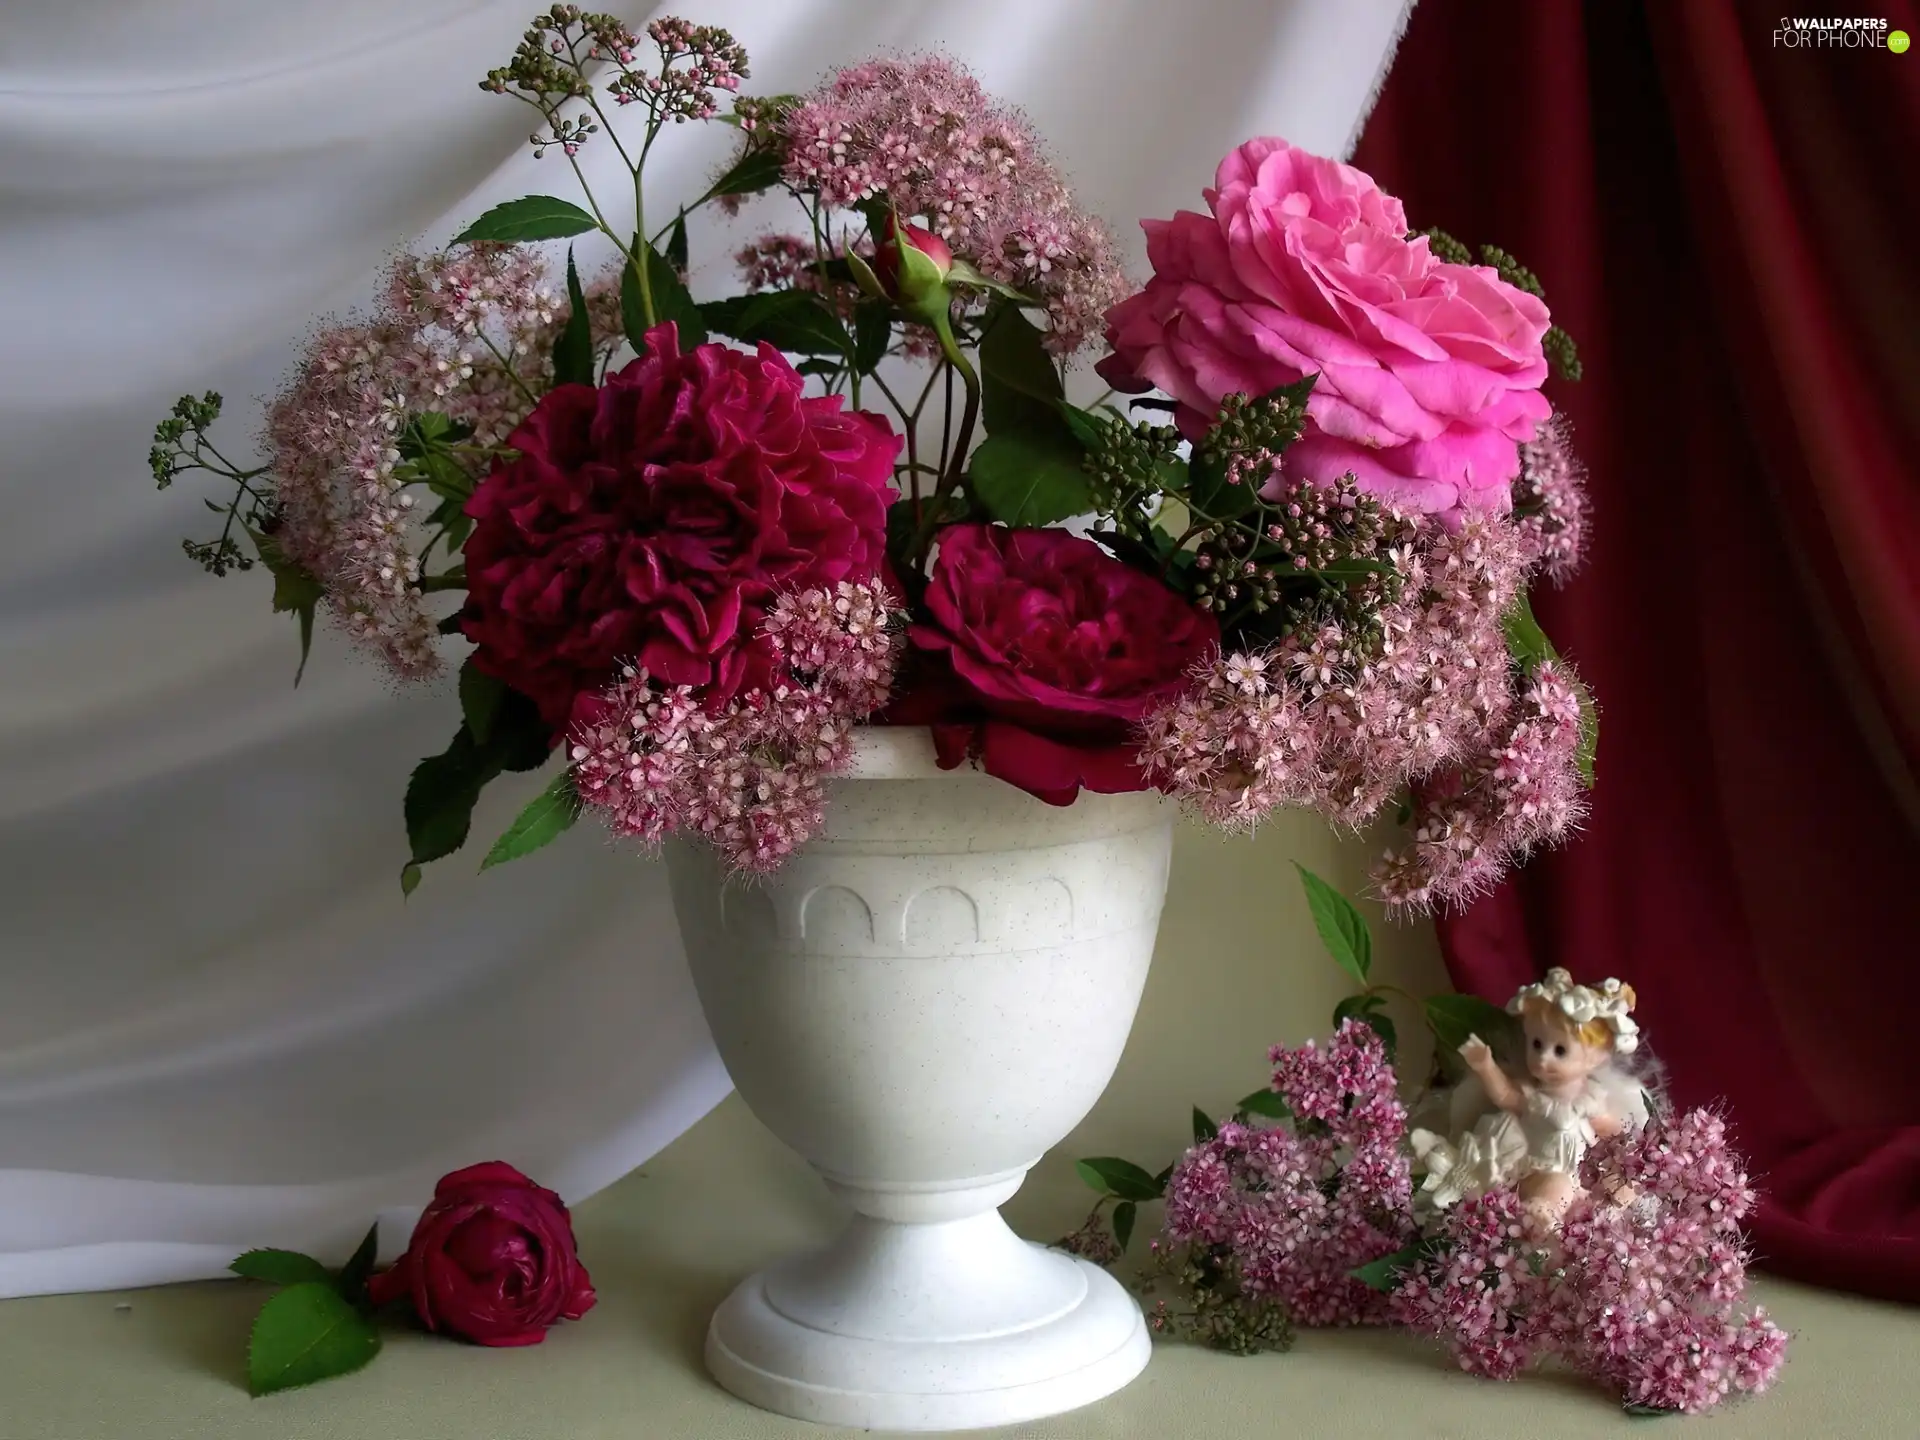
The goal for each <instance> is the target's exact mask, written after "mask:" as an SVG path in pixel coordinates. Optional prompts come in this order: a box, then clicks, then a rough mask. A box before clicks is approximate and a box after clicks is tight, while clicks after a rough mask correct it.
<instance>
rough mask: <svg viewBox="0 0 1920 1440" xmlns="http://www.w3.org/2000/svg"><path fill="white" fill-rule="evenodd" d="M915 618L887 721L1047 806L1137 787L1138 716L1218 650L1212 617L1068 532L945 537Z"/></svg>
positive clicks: (992, 529)
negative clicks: (910, 687) (909, 672)
mask: <svg viewBox="0 0 1920 1440" xmlns="http://www.w3.org/2000/svg"><path fill="white" fill-rule="evenodd" d="M923 613H924V616H925V618H924V619H923V620H922V621H921V622H920V623H918V624H916V625H914V626H913V628H912V629H911V630H909V631H908V632H907V633H908V638H909V639H910V640H911V641H912V643H913V645H914V647H915V648H916V649H917V650H918V651H919V652H920V653H921V656H922V660H923V667H924V668H923V669H922V672H921V674H920V676H919V681H918V685H917V687H916V690H915V692H914V693H911V694H909V695H908V696H906V697H904V698H903V699H902V700H901V701H899V702H897V703H896V704H895V706H894V707H893V709H892V710H891V711H890V712H889V715H888V718H889V719H890V720H892V721H894V722H896V723H916V722H931V723H932V724H933V736H934V743H935V746H936V748H937V749H938V750H939V752H940V763H941V764H942V765H944V766H946V767H947V768H949V769H951V768H952V767H954V766H956V765H958V764H960V762H961V761H962V760H964V759H966V758H967V757H968V756H969V755H972V756H973V757H975V758H977V759H978V760H979V762H980V766H981V768H982V769H983V770H985V771H986V772H987V773H988V774H989V775H994V776H997V777H999V778H1000V779H1002V780H1005V781H1007V782H1008V783H1010V784H1013V785H1018V786H1019V787H1020V788H1021V789H1022V790H1025V791H1027V792H1028V793H1029V794H1032V795H1037V796H1038V797H1039V798H1040V799H1042V800H1046V801H1049V802H1051V803H1052V804H1055V805H1065V804H1068V803H1070V802H1071V801H1072V800H1073V798H1074V797H1075V796H1076V795H1077V794H1078V793H1079V791H1080V788H1081V787H1082V786H1085V787H1086V788H1087V789H1089V790H1094V791H1098V792H1103V793H1108V794H1111V793H1114V792H1118V791H1126V790H1144V789H1147V788H1148V786H1149V783H1150V782H1149V781H1148V780H1147V778H1146V775H1145V773H1144V772H1143V771H1142V769H1141V768H1140V761H1139V743H1138V729H1139V726H1140V722H1141V721H1143V720H1144V719H1146V717H1147V715H1148V714H1149V713H1151V712H1152V711H1154V710H1156V709H1158V708H1159V707H1160V706H1162V705H1164V704H1166V703H1167V702H1169V701H1170V700H1172V699H1173V698H1174V697H1175V696H1176V695H1177V694H1179V692H1180V691H1181V690H1182V689H1184V688H1185V687H1186V685H1187V684H1188V683H1190V680H1191V676H1192V672H1193V668H1194V666H1195V664H1196V663H1197V662H1198V661H1200V660H1202V659H1204V658H1205V657H1206V656H1207V655H1209V654H1210V653H1212V652H1213V651H1214V650H1215V649H1217V648H1218V647H1219V644H1220V629H1219V626H1218V625H1216V624H1215V623H1214V619H1213V617H1212V616H1211V615H1208V614H1206V613H1205V612H1203V611H1200V610H1196V609H1194V608H1193V606H1191V605H1189V604H1188V603H1187V602H1186V601H1185V600H1184V599H1182V598H1181V597H1180V596H1179V595H1178V594H1176V593H1175V592H1174V591H1173V590H1171V589H1169V588H1168V587H1167V586H1166V585H1164V584H1162V583H1161V582H1160V581H1159V580H1157V579H1155V578H1154V577H1153V576H1152V575H1149V574H1146V573H1145V572H1143V571H1140V570H1136V569H1134V568H1133V567H1132V566H1130V565H1123V564H1121V563H1120V562H1119V561H1118V560H1115V559H1114V558H1113V557H1112V556H1111V555H1109V554H1107V552H1106V551H1104V550H1102V549H1101V548H1100V547H1099V546H1098V545H1096V544H1094V543H1093V542H1092V541H1091V540H1082V539H1081V538H1080V537H1079V536H1077V535H1070V534H1068V533H1067V532H1066V531H1065V530H1008V529H1004V528H1001V527H999V526H987V525H953V526H949V527H948V528H947V529H945V530H942V531H941V532H940V549H939V553H938V555H936V556H935V558H934V562H933V571H932V574H931V575H930V576H929V578H928V585H927V594H926V600H925V604H924V606H923Z"/></svg>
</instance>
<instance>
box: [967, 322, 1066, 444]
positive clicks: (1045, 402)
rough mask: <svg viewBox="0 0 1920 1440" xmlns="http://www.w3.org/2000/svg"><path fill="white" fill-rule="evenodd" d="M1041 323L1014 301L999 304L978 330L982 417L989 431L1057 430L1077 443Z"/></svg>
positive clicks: (1044, 433) (1039, 432)
mask: <svg viewBox="0 0 1920 1440" xmlns="http://www.w3.org/2000/svg"><path fill="white" fill-rule="evenodd" d="M1044 342H1045V336H1044V335H1042V334H1041V332H1040V330H1039V328H1038V327H1037V326H1035V325H1034V324H1033V322H1032V321H1030V320H1028V319H1027V317H1026V316H1024V315H1022V314H1021V313H1020V312H1019V311H1018V310H1016V309H1015V308H1014V307H1013V306H1011V305H997V306H995V307H994V309H993V311H992V313H991V314H990V315H988V317H987V319H986V323H985V326H984V328H983V330H982V332H981V336H980V350H979V353H980V418H981V419H982V420H983V421H984V422H985V424H986V428H987V434H989V435H999V434H1009V433H1013V432H1016V431H1018V432H1021V433H1025V434H1032V435H1042V436H1049V435H1058V436H1061V437H1063V438H1064V439H1065V440H1066V441H1067V443H1068V444H1069V445H1070V446H1072V447H1073V448H1074V449H1076V450H1077V449H1078V442H1077V441H1075V440H1074V439H1073V432H1072V431H1071V430H1069V429H1068V428H1067V421H1066V417H1065V416H1064V415H1062V414H1061V413H1060V406H1061V405H1062V403H1063V402H1064V401H1065V400H1066V394H1067V392H1066V387H1065V385H1063V384H1062V383H1061V379H1060V367H1059V365H1058V364H1056V363H1055V361H1054V358H1053V357H1052V356H1051V355H1049V354H1048V353H1047V349H1046V345H1045V343H1044Z"/></svg>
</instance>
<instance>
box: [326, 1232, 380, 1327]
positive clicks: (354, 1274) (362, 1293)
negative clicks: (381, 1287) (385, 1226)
mask: <svg viewBox="0 0 1920 1440" xmlns="http://www.w3.org/2000/svg"><path fill="white" fill-rule="evenodd" d="M379 1255H380V1222H379V1221H377V1220H376V1221H375V1222H374V1223H373V1224H372V1225H371V1226H369V1227H368V1228H367V1233H366V1236H365V1238H364V1239H362V1240H361V1242H360V1244H359V1245H358V1246H357V1247H356V1248H355V1250H354V1252H353V1254H352V1255H351V1256H349V1257H348V1259H347V1263H346V1264H345V1265H344V1266H343V1267H342V1268H341V1270H340V1274H339V1275H338V1277H336V1278H335V1280H334V1282H333V1288H334V1289H336V1290H338V1291H339V1292H340V1298H341V1299H342V1300H345V1301H346V1302H347V1303H348V1304H349V1305H352V1306H353V1307H355V1308H356V1309H360V1310H364V1309H365V1308H366V1300H367V1277H368V1276H369V1275H371V1274H373V1262H374V1261H375V1260H376V1259H378V1258H379Z"/></svg>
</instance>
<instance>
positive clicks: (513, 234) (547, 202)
mask: <svg viewBox="0 0 1920 1440" xmlns="http://www.w3.org/2000/svg"><path fill="white" fill-rule="evenodd" d="M598 228H599V226H598V224H597V222H596V221H595V220H594V218H593V216H591V215H589V214H588V213H587V212H586V211H584V210H582V209H581V208H580V207H579V206H578V205H574V204H571V203H569V202H568V201H565V200H560V199H556V198H555V197H554V196H552V195H526V196H522V197H521V198H520V199H518V200H509V201H507V203H506V204H504V205H496V206H494V207H493V208H492V209H491V210H489V211H487V213H486V214H484V215H482V216H481V217H480V218H479V219H478V220H476V221H474V222H473V223H472V224H471V225H469V226H468V227H467V228H466V229H464V230H462V231H461V232H460V233H459V234H458V235H456V236H454V238H453V243H454V244H455V245H471V244H474V243H475V242H477V241H481V240H496V241H499V242H500V243H501V244H505V245H513V244H517V243H519V242H520V241H522V240H564V239H566V238H567V237H568V236H570V235H584V234H586V233H587V231H589V230H595V229H598Z"/></svg>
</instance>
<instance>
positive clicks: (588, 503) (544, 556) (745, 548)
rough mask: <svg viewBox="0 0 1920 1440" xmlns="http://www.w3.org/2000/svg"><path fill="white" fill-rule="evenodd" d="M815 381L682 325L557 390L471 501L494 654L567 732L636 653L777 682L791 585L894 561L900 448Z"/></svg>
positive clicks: (472, 604)
mask: <svg viewBox="0 0 1920 1440" xmlns="http://www.w3.org/2000/svg"><path fill="white" fill-rule="evenodd" d="M805 383H806V382H805V381H804V380H803V379H802V378H801V377H800V376H799V375H798V374H796V373H795V372H794V369H793V366H791V365H790V364H788V363H787V360H786V357H785V356H783V355H782V354H781V353H780V352H779V351H778V350H776V349H774V348H773V347H772V346H771V345H762V346H761V347H760V348H759V350H758V352H757V353H751V354H750V353H748V352H746V351H742V350H735V349H732V348H730V347H728V346H726V345H718V344H713V345H700V346H697V347H695V348H694V349H693V350H691V351H689V352H687V353H686V354H684V355H683V354H681V353H680V346H679V341H678V338H677V332H676V331H675V329H674V327H673V325H672V324H671V323H668V324H665V325H661V326H659V327H657V328H656V329H654V330H652V331H650V332H649V333H648V335H647V353H646V355H645V356H644V357H642V358H640V359H638V360H635V361H633V362H632V363H631V364H629V365H627V366H626V367H625V368H624V369H622V370H620V371H618V372H617V373H615V374H612V375H609V376H607V378H606V380H605V382H604V383H603V384H601V385H600V386H598V387H597V388H596V387H593V386H588V385H561V386H557V387H555V388H554V389H553V390H551V391H550V392H548V394H547V395H546V396H545V397H544V398H543V399H542V400H541V401H540V403H539V404H538V405H536V406H535V407H534V409H533V412H532V413H531V414H530V415H528V416H527V418H526V420H525V421H523V422H522V423H521V425H520V428H519V429H518V430H516V431H515V432H514V433H513V435H512V436H511V437H510V438H509V439H508V442H507V443H508V444H509V445H510V446H512V448H513V449H515V450H517V451H518V452H519V458H518V459H515V460H512V461H510V462H507V463H505V464H501V465H499V466H496V467H495V469H494V471H493V473H492V474H490V475H488V476H487V478H486V479H485V480H483V481H482V482H481V483H480V486H479V488H478V489H477V490H476V491H475V492H474V495H473V498H472V499H471V500H469V501H468V502H467V514H469V515H470V516H472V517H473V520H474V527H473V534H472V535H471V536H469V537H468V539H467V543H466V546H465V559H466V566H467V604H466V608H465V609H464V610H463V611H462V612H461V616H460V624H461V629H462V630H463V631H464V632H465V633H466V636H467V638H468V639H469V640H471V641H473V642H474V644H475V646H476V647H478V648H477V649H476V650H475V652H474V664H475V666H476V667H478V668H479V669H480V670H482V671H484V672H485V673H487V674H489V675H492V676H494V677H495V678H496V679H499V680H504V681H505V682H506V683H507V684H508V685H510V686H512V687H513V688H514V689H515V690H518V691H519V692H520V693H521V694H523V695H525V696H526V697H527V698H528V699H530V700H532V701H533V702H534V703H535V704H537V705H538V706H539V707H540V714H541V716H542V718H543V719H545V720H546V722H547V723H548V724H549V725H551V726H554V727H555V728H556V729H557V728H559V727H561V726H563V725H565V724H566V723H567V721H568V720H569V718H570V717H571V716H572V713H573V709H574V703H575V701H576V699H579V698H582V697H587V698H591V697H592V696H595V695H597V694H598V693H599V692H600V691H601V690H602V689H604V688H605V687H606V686H607V685H609V684H610V683H612V681H613V680H614V679H615V678H616V675H617V670H618V667H619V665H620V664H621V663H623V662H626V661H633V662H635V663H637V664H638V665H640V666H641V667H642V668H643V669H645V670H646V671H647V672H648V673H649V674H651V675H653V676H654V677H656V678H657V679H660V680H663V681H665V682H667V683H668V684H671V685H702V686H710V687H711V693H713V694H715V695H719V696H725V695H729V694H731V693H732V692H733V691H734V690H736V689H738V688H740V687H741V686H742V685H750V684H757V683H759V682H760V681H761V680H762V679H764V678H765V677H764V674H763V673H762V672H764V671H765V670H766V668H767V666H768V664H769V663H770V658H771V657H770V656H769V655H767V654H765V653H763V651H764V646H763V645H761V644H760V643H759V642H758V638H757V632H758V629H759V625H760V621H761V620H762V619H763V618H764V616H765V614H766V609H767V607H768V606H769V605H770V604H771V603H772V601H773V600H774V598H775V596H776V595H778V594H779V593H780V592H782V591H786V590H807V589H812V588H815V587H818V586H824V585H832V584H834V583H836V582H838V581H841V580H870V579H872V578H873V576H874V575H875V573H876V572H877V571H878V570H879V567H880V563H881V559H882V556H883V553H884V549H885V543H886V523H887V517H886V511H887V504H888V502H889V501H890V500H891V499H892V498H893V491H892V488H891V484H890V482H891V480H892V477H893V457H894V456H895V455H896V454H897V453H898V452H899V449H900V437H899V436H898V435H895V434H893V433H892V432H891V431H890V430H889V429H888V428H887V426H886V424H885V422H883V421H881V420H879V419H876V418H875V417H873V416H870V415H866V414H863V413H860V412H857V411H854V412H849V411H843V410H842V409H841V400H840V398H839V397H838V396H834V397H832V398H829V399H817V398H816V399H809V398H807V397H806V395H805V394H804V393H803V386H804V385H805Z"/></svg>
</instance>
